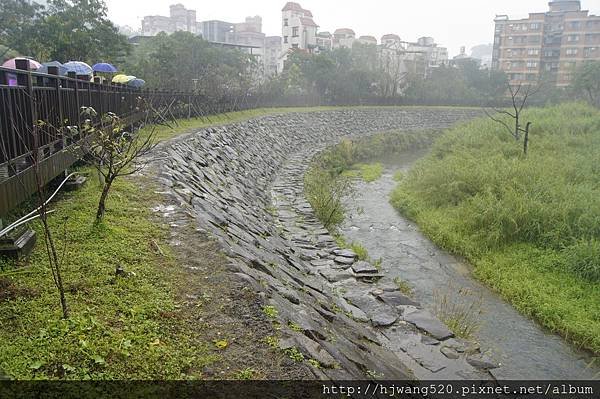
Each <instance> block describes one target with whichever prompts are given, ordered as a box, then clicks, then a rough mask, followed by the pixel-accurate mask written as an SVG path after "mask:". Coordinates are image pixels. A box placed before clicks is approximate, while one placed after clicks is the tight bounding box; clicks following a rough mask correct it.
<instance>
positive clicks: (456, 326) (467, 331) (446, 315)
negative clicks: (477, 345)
mask: <svg viewBox="0 0 600 399" xmlns="http://www.w3.org/2000/svg"><path fill="white" fill-rule="evenodd" d="M450 290H456V289H455V288H454V287H447V288H446V289H444V290H437V291H435V292H434V293H433V302H434V306H433V311H434V313H435V315H436V316H437V317H438V318H439V319H440V320H441V321H442V322H444V324H446V326H448V328H449V329H450V331H452V332H453V333H454V335H456V336H457V337H460V338H465V339H471V338H473V335H474V334H475V333H476V332H477V330H478V329H479V320H480V314H481V312H482V303H483V298H481V297H479V298H474V297H473V293H472V292H471V291H469V290H468V289H464V288H460V289H458V290H456V291H457V295H456V296H453V295H451V294H450Z"/></svg>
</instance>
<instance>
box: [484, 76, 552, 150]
mask: <svg viewBox="0 0 600 399" xmlns="http://www.w3.org/2000/svg"><path fill="white" fill-rule="evenodd" d="M541 88H542V84H541V82H538V83H537V84H535V85H530V84H526V85H524V84H523V83H519V84H517V85H511V84H510V83H508V88H507V91H508V93H510V102H511V107H512V110H511V111H512V112H511V111H509V110H506V109H499V108H492V110H493V112H495V113H496V114H497V115H500V116H502V115H504V116H507V117H510V118H511V119H513V121H514V126H512V127H511V126H509V124H508V123H507V122H506V121H505V120H503V119H500V118H498V117H495V116H493V115H492V113H490V112H489V111H488V110H487V109H485V108H484V110H483V111H484V112H485V114H486V115H487V116H488V118H490V119H491V120H493V121H494V122H496V123H499V124H500V125H502V126H504V128H506V130H507V131H508V133H509V134H510V135H511V136H513V138H514V139H515V140H516V141H520V140H521V135H522V134H524V136H523V154H525V155H527V151H528V149H529V129H530V127H531V125H532V122H527V123H526V124H525V128H523V126H522V113H523V109H525V106H526V105H527V101H528V100H529V99H530V98H531V97H532V96H533V95H535V94H536V93H537V92H538V91H540V89H541Z"/></svg>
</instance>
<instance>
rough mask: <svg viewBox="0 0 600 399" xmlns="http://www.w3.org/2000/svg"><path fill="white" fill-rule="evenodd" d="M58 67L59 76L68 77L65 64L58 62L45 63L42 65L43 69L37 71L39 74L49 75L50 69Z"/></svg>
mask: <svg viewBox="0 0 600 399" xmlns="http://www.w3.org/2000/svg"><path fill="white" fill-rule="evenodd" d="M51 66H53V67H57V68H58V74H59V75H61V76H62V75H66V74H67V68H65V66H64V65H63V64H61V63H60V62H58V61H50V62H44V63H43V64H42V67H41V68H40V69H38V70H37V72H40V73H48V67H51Z"/></svg>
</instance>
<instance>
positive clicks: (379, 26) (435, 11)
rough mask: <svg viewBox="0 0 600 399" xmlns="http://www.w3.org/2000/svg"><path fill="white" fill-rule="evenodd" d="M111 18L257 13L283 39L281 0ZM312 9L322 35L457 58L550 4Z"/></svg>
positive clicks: (146, 5) (224, 0) (439, 1)
mask: <svg viewBox="0 0 600 399" xmlns="http://www.w3.org/2000/svg"><path fill="white" fill-rule="evenodd" d="M106 2H107V4H108V10H109V16H110V18H111V19H112V20H113V21H114V22H115V23H117V24H119V25H129V26H132V27H134V28H139V27H141V20H142V18H143V17H144V16H145V15H168V14H169V5H170V4H175V3H182V4H184V5H185V6H186V8H191V9H195V10H196V12H197V19H198V20H199V21H203V20H209V19H219V20H224V21H228V22H241V21H243V20H244V18H245V17H246V16H250V15H260V16H261V17H262V18H263V32H265V33H266V34H267V35H281V9H282V8H283V6H284V5H285V3H286V2H285V1H282V0H256V1H252V0H209V1H206V0H202V1H200V0H106ZM297 2H298V3H300V5H301V6H302V7H303V8H305V9H308V10H310V11H312V13H313V15H314V19H315V22H316V23H317V24H318V25H319V26H320V28H319V29H320V30H321V31H330V32H333V31H334V30H335V29H337V28H345V27H348V28H352V29H354V31H355V32H356V34H357V35H359V36H360V35H372V36H375V37H377V39H378V40H379V39H380V38H381V36H382V35H384V34H386V33H396V34H398V35H400V37H401V38H402V40H406V41H415V40H416V39H417V38H418V37H421V36H432V37H433V38H435V40H436V42H437V43H439V44H440V45H443V46H446V47H448V50H449V52H450V55H451V56H453V55H456V54H458V52H459V49H460V47H461V46H466V47H467V52H470V48H471V47H473V46H475V45H477V44H487V43H491V42H492V41H493V30H494V24H493V19H494V16H495V15H496V14H508V15H509V16H510V17H511V18H522V17H527V14H528V13H529V12H543V11H546V10H547V8H548V6H547V4H548V0H416V1H415V0H300V1H297ZM582 7H583V8H584V9H587V10H590V13H592V14H596V15H599V14H600V1H598V0H582Z"/></svg>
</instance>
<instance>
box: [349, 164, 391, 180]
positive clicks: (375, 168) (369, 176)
mask: <svg viewBox="0 0 600 399" xmlns="http://www.w3.org/2000/svg"><path fill="white" fill-rule="evenodd" d="M382 174H383V165H382V164H381V163H358V164H355V165H352V166H351V167H350V169H348V170H346V171H344V172H343V175H344V176H347V177H352V178H359V179H362V180H364V181H365V182H367V183H372V182H374V181H377V180H379V178H381V175H382Z"/></svg>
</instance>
